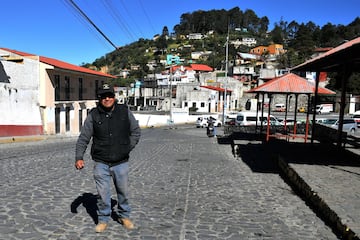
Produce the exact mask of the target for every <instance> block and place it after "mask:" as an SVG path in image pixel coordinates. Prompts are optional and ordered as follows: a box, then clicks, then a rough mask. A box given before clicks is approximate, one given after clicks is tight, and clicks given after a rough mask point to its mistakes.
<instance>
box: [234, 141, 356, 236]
mask: <svg viewBox="0 0 360 240" xmlns="http://www.w3.org/2000/svg"><path fill="white" fill-rule="evenodd" d="M257 140H258V139H256V138H253V136H251V135H248V137H245V138H243V137H240V138H239V136H237V137H234V139H233V143H235V144H234V147H233V148H235V149H234V151H235V152H237V154H238V156H239V157H240V158H242V159H243V160H244V159H246V158H247V157H248V156H247V155H248V154H249V150H248V148H249V145H251V144H252V143H253V142H254V141H257ZM262 148H263V149H257V150H256V151H266V152H267V154H268V155H269V161H275V162H277V164H278V166H279V169H280V171H281V174H282V176H283V177H284V179H285V180H286V181H287V182H288V184H289V185H290V186H292V188H293V190H294V191H295V192H296V193H297V194H298V195H299V196H300V197H301V198H303V199H304V201H305V202H306V203H307V204H308V205H309V206H310V207H311V208H312V209H313V211H314V212H315V213H316V214H317V215H319V217H320V218H321V219H322V220H323V221H324V222H325V223H326V224H327V225H328V226H330V227H331V228H332V229H333V231H334V232H335V233H336V234H337V235H338V236H339V237H341V238H342V239H359V234H360V210H359V206H360V155H359V152H360V151H359V149H337V148H336V146H333V145H321V144H319V143H314V144H313V145H311V144H310V143H300V142H287V141H284V140H278V139H271V140H270V141H269V142H268V143H264V142H263V143H262Z"/></svg>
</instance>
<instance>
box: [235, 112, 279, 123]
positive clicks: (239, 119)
mask: <svg viewBox="0 0 360 240" xmlns="http://www.w3.org/2000/svg"><path fill="white" fill-rule="evenodd" d="M256 116H257V119H256ZM267 116H268V115H267V114H266V113H264V116H263V117H261V113H260V112H258V113H256V112H239V113H238V115H237V116H236V120H235V125H237V126H250V125H256V124H257V125H260V124H261V122H263V125H266V124H267ZM270 124H271V125H281V124H280V122H279V120H278V119H277V118H276V117H275V116H273V115H270Z"/></svg>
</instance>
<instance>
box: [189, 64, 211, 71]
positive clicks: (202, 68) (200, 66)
mask: <svg viewBox="0 0 360 240" xmlns="http://www.w3.org/2000/svg"><path fill="white" fill-rule="evenodd" d="M190 67H191V68H192V69H193V70H195V71H202V72H212V71H213V69H212V68H211V67H209V66H208V65H205V64H190Z"/></svg>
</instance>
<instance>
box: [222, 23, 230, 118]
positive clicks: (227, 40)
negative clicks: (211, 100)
mask: <svg viewBox="0 0 360 240" xmlns="http://www.w3.org/2000/svg"><path fill="white" fill-rule="evenodd" d="M225 53H226V54H225V84H224V88H225V90H224V100H223V114H222V115H223V125H224V124H225V113H226V112H225V111H226V88H227V80H228V79H227V77H228V67H229V66H228V63H229V61H228V60H229V26H228V32H227V36H226V50H225Z"/></svg>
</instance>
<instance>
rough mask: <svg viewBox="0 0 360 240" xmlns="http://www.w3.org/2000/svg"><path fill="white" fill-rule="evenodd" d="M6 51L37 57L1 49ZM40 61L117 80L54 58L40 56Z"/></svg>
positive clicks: (27, 54)
mask: <svg viewBox="0 0 360 240" xmlns="http://www.w3.org/2000/svg"><path fill="white" fill-rule="evenodd" d="M1 49H3V50H5V51H8V52H11V53H14V54H17V55H20V56H23V57H27V56H36V55H35V54H30V53H26V52H21V51H17V50H12V49H8V48H1ZM39 61H40V62H42V63H46V64H49V65H51V66H54V67H57V68H61V69H66V70H71V71H76V72H82V73H88V74H92V75H98V76H103V77H109V78H116V77H115V76H113V75H110V74H106V73H103V72H98V71H95V70H91V69H88V68H84V67H80V66H76V65H73V64H70V63H67V62H63V61H60V60H57V59H54V58H48V57H43V56H39Z"/></svg>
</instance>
